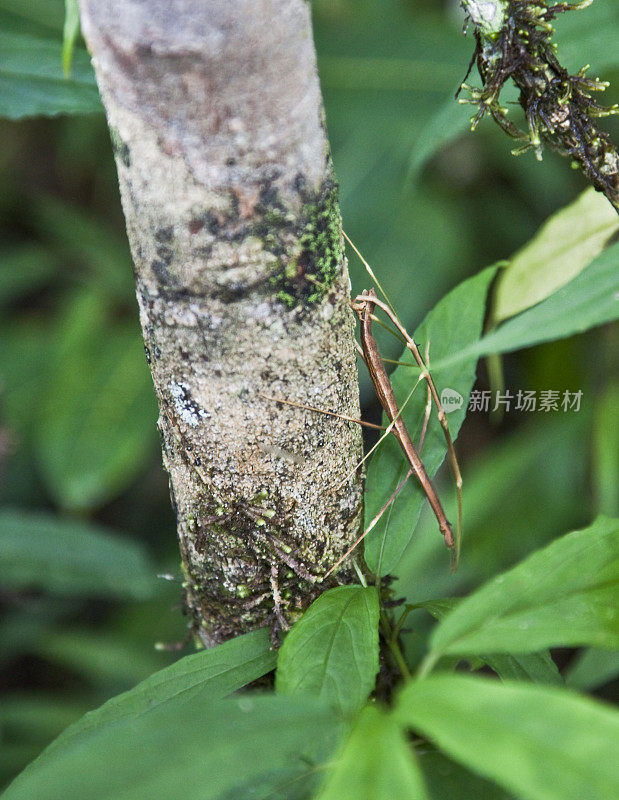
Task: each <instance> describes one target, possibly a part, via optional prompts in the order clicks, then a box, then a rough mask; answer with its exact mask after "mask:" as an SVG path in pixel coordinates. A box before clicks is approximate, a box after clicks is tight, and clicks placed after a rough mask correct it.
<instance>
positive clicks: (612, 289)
mask: <svg viewBox="0 0 619 800" xmlns="http://www.w3.org/2000/svg"><path fill="white" fill-rule="evenodd" d="M618 264H619V242H617V243H616V244H614V245H612V247H609V248H608V250H605V251H604V252H603V253H601V254H600V255H599V256H598V257H597V258H596V259H595V260H594V261H593V262H592V263H591V264H590V265H589V266H588V267H587V268H586V269H585V270H583V272H581V273H580V274H579V275H577V276H576V277H575V278H574V279H573V280H572V281H570V282H569V283H568V284H566V285H565V286H563V287H561V288H560V289H558V290H557V291H556V292H555V293H554V294H552V295H550V297H548V298H547V299H546V300H544V301H543V302H541V303H538V305H536V306H533V308H529V309H527V310H526V311H524V312H523V313H522V314H518V316H516V317H513V318H512V319H510V320H508V321H507V322H505V323H504V324H503V325H500V326H499V327H498V328H497V329H496V330H494V331H492V332H491V333H489V334H488V335H487V336H484V337H483V338H482V339H480V340H479V341H478V342H475V343H474V344H472V345H470V346H469V347H466V348H463V349H462V350H460V351H459V352H454V354H453V355H452V356H450V357H448V358H445V359H444V362H440V363H439V364H438V365H435V369H438V368H440V369H443V368H445V367H447V366H449V367H451V366H452V365H455V364H457V363H460V362H462V361H465V360H468V359H470V358H471V356H485V355H491V354H492V353H504V352H509V351H511V350H519V349H521V348H523V347H531V346H532V345H534V344H539V343H540V342H548V341H552V340H553V339H561V338H563V337H565V336H571V335H572V334H574V333H582V332H583V331H586V330H589V328H594V327H595V326H597V325H603V324H604V323H605V322H611V321H612V320H614V319H616V318H617V317H618V316H619V303H618V302H617V300H616V297H617V292H618V291H619V269H618V268H617V266H618Z"/></svg>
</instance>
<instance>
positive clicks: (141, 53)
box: [81, 0, 362, 645]
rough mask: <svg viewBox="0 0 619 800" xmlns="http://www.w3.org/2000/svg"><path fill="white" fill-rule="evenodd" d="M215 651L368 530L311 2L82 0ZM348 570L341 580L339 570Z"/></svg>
mask: <svg viewBox="0 0 619 800" xmlns="http://www.w3.org/2000/svg"><path fill="white" fill-rule="evenodd" d="M81 11H82V24H83V29H84V33H85V36H86V39H87V42H88V45H89V47H90V49H91V52H92V55H93V62H94V65H95V70H96V74H97V79H98V82H99V87H100V89H101V94H102V97H103V101H104V104H105V107H106V112H107V117H108V121H109V125H110V130H111V134H112V141H113V144H114V148H115V152H116V161H117V166H118V174H119V180H120V188H121V195H122V201H123V207H124V210H125V216H126V220H127V230H128V234H129V240H130V244H131V249H132V254H133V259H134V264H135V278H136V283H137V297H138V302H139V306H140V319H141V322H142V328H143V332H144V341H145V351H146V357H147V359H148V361H149V364H150V367H151V370H152V374H153V380H154V384H155V390H156V393H157V398H158V401H159V408H160V417H159V427H160V430H161V436H162V445H163V453H164V463H165V466H166V468H167V470H168V472H169V474H170V486H171V492H172V499H173V503H174V507H175V510H176V513H177V519H178V535H179V541H180V549H181V556H182V562H183V568H184V571H185V574H186V605H187V608H188V610H189V612H190V614H191V615H192V617H193V619H194V620H195V622H196V623H197V626H198V629H199V631H200V636H201V638H202V641H203V642H204V643H205V644H207V645H210V644H212V643H215V642H218V641H222V640H223V639H226V638H228V637H230V636H233V635H236V634H238V633H241V632H244V631H247V630H249V629H251V628H254V627H258V626H261V625H264V624H267V623H274V624H275V625H276V626H279V625H285V624H286V622H290V621H292V620H293V619H294V618H295V615H297V614H298V613H299V612H300V611H301V610H302V609H303V608H304V607H305V606H306V605H307V604H308V603H309V602H310V600H311V599H312V598H313V597H314V596H315V594H316V592H317V591H318V590H319V587H318V583H317V581H318V580H319V579H320V577H321V576H322V575H323V574H324V573H325V572H326V570H327V569H328V568H329V566H330V565H332V564H333V563H334V562H335V561H336V560H337V559H338V557H339V556H340V555H341V554H342V553H343V552H344V551H345V549H346V548H347V546H348V545H349V544H350V543H351V541H352V540H353V538H354V537H355V535H356V534H357V532H358V529H359V526H360V523H361V517H362V514H361V505H362V496H361V491H362V490H361V478H360V476H359V475H357V474H355V473H353V474H350V472H351V469H352V468H353V467H354V465H355V463H356V461H357V459H358V457H359V453H360V449H361V441H360V434H359V431H358V429H357V426H356V425H354V424H352V423H347V422H340V421H337V420H335V421H334V420H333V418H330V417H325V416H322V415H318V414H315V413H313V412H311V411H305V410H301V409H298V408H293V407H291V406H286V405H282V404H277V403H275V402H273V401H272V400H271V399H267V397H268V398H272V397H280V398H287V399H289V400H291V401H295V402H297V403H304V404H308V405H312V406H318V407H321V408H325V409H329V410H332V411H340V412H342V413H345V414H348V415H352V416H357V415H358V410H359V409H358V392H357V380H356V370H355V363H354V350H353V339H352V325H353V323H352V315H351V312H350V309H349V307H348V299H347V295H348V275H347V271H346V264H345V260H344V257H343V255H342V242H341V230H340V218H339V211H338V206H337V198H336V186H335V184H334V180H333V175H332V170H331V163H330V159H329V151H328V145H327V141H326V137H325V131H324V125H323V119H322V105H321V98H320V90H319V85H318V80H317V75H316V66H315V55H314V50H313V43H312V37H311V24H310V17H309V7H308V4H307V3H305V2H303V0H235V2H233V3H231V2H229V0H81ZM340 580H347V573H346V572H344V573H340Z"/></svg>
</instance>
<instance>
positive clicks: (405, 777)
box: [317, 706, 428, 800]
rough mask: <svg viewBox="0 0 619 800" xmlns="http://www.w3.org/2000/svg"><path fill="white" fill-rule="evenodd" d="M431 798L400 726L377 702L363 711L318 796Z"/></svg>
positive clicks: (324, 799) (339, 799)
mask: <svg viewBox="0 0 619 800" xmlns="http://www.w3.org/2000/svg"><path fill="white" fill-rule="evenodd" d="M360 798H363V800H427V798H428V795H427V794H426V790H425V787H424V785H423V778H422V777H421V772H420V770H419V767H418V765H417V762H416V759H415V758H414V756H413V748H412V745H411V744H410V743H409V742H407V741H406V739H405V737H404V735H403V733H402V730H401V729H400V726H399V725H398V724H397V722H396V721H395V720H394V719H393V717H392V716H391V715H390V714H387V713H386V712H385V711H383V710H382V709H380V708H377V707H376V706H366V708H364V709H363V711H362V712H361V715H360V716H359V719H358V720H357V722H356V724H355V726H354V727H353V729H352V732H351V734H350V736H349V738H348V740H347V741H346V742H345V744H344V747H343V748H342V750H341V752H340V754H339V756H336V758H335V762H334V764H333V766H332V767H331V770H330V772H329V773H328V774H327V776H326V779H325V782H324V785H323V787H322V789H321V791H320V792H319V793H318V795H317V800H360Z"/></svg>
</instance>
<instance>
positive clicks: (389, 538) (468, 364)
mask: <svg viewBox="0 0 619 800" xmlns="http://www.w3.org/2000/svg"><path fill="white" fill-rule="evenodd" d="M494 274H495V268H494V267H490V268H488V269H486V270H484V271H483V272H481V273H480V274H479V275H476V276H475V277H474V278H469V279H468V280H466V281H464V282H463V283H461V284H460V285H459V286H457V287H456V288H455V289H454V290H453V291H451V292H450V293H449V294H448V295H447V297H445V298H443V300H441V301H440V302H439V304H438V305H437V306H436V307H435V308H434V309H433V310H432V311H431V312H430V313H429V314H428V316H427V318H426V319H425V320H424V322H423V323H422V324H421V326H420V327H419V328H418V330H417V331H416V332H415V336H414V338H415V341H416V342H417V345H418V346H419V348H420V350H421V352H422V353H424V352H425V350H426V348H429V363H430V369H431V371H432V377H433V379H434V383H435V384H436V387H437V391H438V392H439V394H441V393H442V392H443V391H445V390H451V391H452V392H456V393H457V395H459V396H460V398H461V403H460V405H459V407H455V408H453V409H452V410H450V411H449V413H448V415H447V422H448V425H449V430H450V433H451V436H452V439H454V440H455V439H456V437H457V435H458V431H459V429H460V425H461V424H462V422H463V420H464V416H465V413H466V407H467V403H468V396H469V393H470V391H471V387H472V386H473V383H474V381H475V369H476V365H477V358H476V357H475V356H474V357H472V358H469V359H467V360H461V361H459V362H458V363H454V365H453V369H451V368H450V369H445V370H441V369H439V368H436V367H434V366H433V365H434V364H435V363H436V362H437V361H440V360H445V359H447V358H449V356H450V354H451V353H454V352H457V351H458V350H460V349H461V348H462V346H463V345H465V344H467V343H471V344H472V343H474V342H476V341H477V339H478V338H479V336H480V333H481V329H482V325H483V320H484V315H485V309H486V295H487V292H488V286H489V284H490V281H491V280H492V278H493V277H494ZM400 360H401V361H404V362H405V363H409V364H412V363H413V358H412V355H411V354H410V353H409V352H408V351H405V352H404V354H403V355H402V356H401V358H400ZM418 374H419V371H418V369H416V368H413V367H412V366H411V367H406V366H400V367H397V368H396V369H395V370H394V372H393V374H392V376H391V382H392V385H393V389H394V392H395V395H396V398H397V399H398V402H399V404H400V407H401V408H402V406H403V404H404V401H405V400H406V398H407V396H408V395H409V393H410V391H411V389H412V388H413V387H414V386H415V382H416V380H417V377H418ZM425 407H426V392H425V386H418V387H417V389H416V391H415V392H414V394H413V395H412V397H411V398H410V400H409V401H408V403H407V404H406V406H404V407H403V410H402V419H403V420H404V422H405V423H406V425H407V427H408V430H409V433H410V435H411V438H412V439H413V441H414V442H416V441H419V437H420V434H421V430H422V427H423V422H424V413H425ZM446 449H447V448H446V445H445V439H444V436H443V431H442V428H441V427H440V425H439V423H438V419H437V416H436V412H435V410H433V413H432V416H431V419H430V423H429V425H428V429H427V432H426V438H425V444H424V446H423V450H422V453H421V456H422V458H423V461H424V464H425V467H426V470H427V471H428V474H429V475H430V477H432V476H433V475H434V474H435V472H436V471H437V469H438V468H439V466H440V464H441V462H442V461H443V459H444V457H445V453H446ZM407 470H408V464H407V462H405V460H404V456H403V454H402V451H401V449H400V446H399V445H398V443H397V442H396V440H395V438H394V437H393V436H389V437H388V438H387V439H386V440H385V441H384V442H383V444H382V445H381V447H380V449H379V450H378V452H377V454H376V455H375V456H374V457H373V458H372V460H371V462H370V466H369V469H368V477H367V487H368V488H367V493H366V500H365V524H366V526H367V525H369V523H370V521H371V520H373V519H374V517H375V516H376V515H377V514H378V513H379V511H380V509H381V508H382V507H383V506H384V504H385V503H386V502H387V500H388V498H389V497H391V495H392V494H393V492H394V491H395V489H396V487H397V486H398V484H399V483H400V481H401V480H402V479H403V477H404V476H405V474H406V472H407ZM424 500H425V494H424V493H423V491H422V489H421V487H420V486H419V484H418V483H417V481H416V480H415V479H414V478H409V480H408V482H407V483H406V485H405V486H404V489H403V490H402V491H401V492H400V493H399V495H398V496H397V498H396V499H395V501H394V502H393V503H392V504H391V506H390V508H389V509H388V510H387V512H386V513H385V514H383V516H382V518H381V520H380V522H379V523H378V525H377V526H376V527H375V528H374V529H373V530H372V531H371V533H370V534H369V535H368V536H367V537H366V539H365V560H366V563H367V565H368V567H369V568H370V569H371V570H372V572H377V573H380V574H381V575H385V574H387V573H388V572H391V571H392V570H393V569H394V568H395V567H396V565H397V563H398V561H399V559H400V557H401V555H402V553H403V551H404V549H405V547H406V545H407V544H408V542H409V541H410V538H411V536H412V534H413V530H414V529H415V525H416V523H417V520H418V518H419V514H420V512H421V507H422V505H423V503H424ZM436 535H440V534H439V533H438V527H437V529H436ZM448 560H449V557H448V554H447V553H445V562H446V563H448Z"/></svg>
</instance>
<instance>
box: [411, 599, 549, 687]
mask: <svg viewBox="0 0 619 800" xmlns="http://www.w3.org/2000/svg"><path fill="white" fill-rule="evenodd" d="M460 602H462V601H461V600H460V598H456V597H449V598H444V599H441V600H428V601H427V602H425V603H415V604H414V605H411V606H407V607H410V608H411V609H413V608H425V610H426V611H428V612H429V613H430V614H432V616H433V617H434V618H435V619H438V620H442V619H444V617H445V616H447V614H449V612H450V611H453V609H454V608H456V606H457V605H458V604H459V603H460ZM484 664H487V665H488V666H489V667H490V669H492V670H494V672H496V674H497V675H498V676H499V677H500V678H502V679H503V680H521V681H532V682H533V683H550V684H556V685H561V684H562V683H563V679H562V678H561V674H560V672H559V670H558V669H557V665H556V664H555V662H554V661H553V660H552V656H551V655H550V653H549V652H548V651H547V650H542V651H541V652H539V653H519V654H516V655H512V654H511V653H492V654H490V655H488V654H485V653H480V654H478V656H477V658H475V657H473V658H472V659H471V668H472V669H479V668H480V667H481V666H483V665H484Z"/></svg>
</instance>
